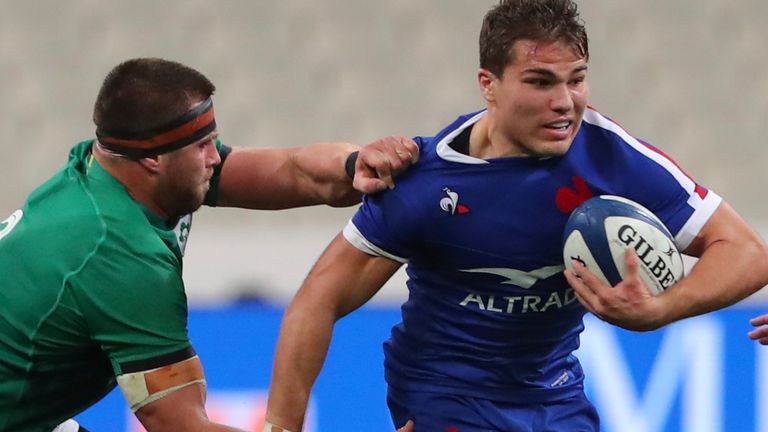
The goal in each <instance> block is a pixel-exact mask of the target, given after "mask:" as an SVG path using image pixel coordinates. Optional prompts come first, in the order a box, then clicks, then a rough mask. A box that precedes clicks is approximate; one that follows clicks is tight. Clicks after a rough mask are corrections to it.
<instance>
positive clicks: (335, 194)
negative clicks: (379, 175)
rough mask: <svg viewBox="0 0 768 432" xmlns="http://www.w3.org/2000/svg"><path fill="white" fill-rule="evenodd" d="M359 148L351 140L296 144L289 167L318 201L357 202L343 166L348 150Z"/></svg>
mask: <svg viewBox="0 0 768 432" xmlns="http://www.w3.org/2000/svg"><path fill="white" fill-rule="evenodd" d="M359 149H360V148H359V147H358V146H356V145H354V144H351V143H345V142H333V143H318V144H312V145H310V146H306V147H300V148H299V149H298V151H296V152H295V153H293V154H292V156H291V162H292V165H293V166H292V170H293V171H295V173H296V174H297V175H298V176H300V177H301V178H302V179H303V183H304V184H305V185H306V190H307V192H308V193H309V195H310V196H311V197H312V199H313V200H314V201H315V202H316V203H318V204H328V205H331V206H335V207H343V206H350V205H353V204H356V203H358V202H360V198H361V196H362V195H361V194H360V193H359V192H357V191H356V190H354V188H353V187H352V178H351V177H350V176H349V175H348V174H347V172H346V170H345V168H344V166H345V162H346V160H347V157H349V155H350V153H352V152H353V151H356V150H359Z"/></svg>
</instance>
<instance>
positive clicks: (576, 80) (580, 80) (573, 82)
mask: <svg viewBox="0 0 768 432" xmlns="http://www.w3.org/2000/svg"><path fill="white" fill-rule="evenodd" d="M586 79H587V78H586V77H583V76H582V77H578V78H574V79H572V80H571V81H570V82H569V84H571V85H579V84H581V83H583V82H584V81H585V80H586Z"/></svg>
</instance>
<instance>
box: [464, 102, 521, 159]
mask: <svg viewBox="0 0 768 432" xmlns="http://www.w3.org/2000/svg"><path fill="white" fill-rule="evenodd" d="M493 111H494V109H493V107H488V112H487V113H486V114H485V115H484V116H483V117H482V118H481V119H480V120H478V122H477V123H475V126H474V127H473V128H472V133H471V134H470V136H469V155H470V156H472V157H476V158H478V159H493V158H499V157H509V156H524V154H523V152H522V151H520V148H519V147H518V146H516V145H515V144H514V143H513V142H512V141H510V140H509V139H508V138H507V137H505V136H504V135H503V134H502V132H501V129H500V128H499V125H498V122H496V121H495V120H494V118H495V117H494V115H493V114H494V112H493Z"/></svg>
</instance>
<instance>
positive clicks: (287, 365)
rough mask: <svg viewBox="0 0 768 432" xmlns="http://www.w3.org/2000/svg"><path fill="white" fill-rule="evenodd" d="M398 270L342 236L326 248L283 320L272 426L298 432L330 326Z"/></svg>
mask: <svg viewBox="0 0 768 432" xmlns="http://www.w3.org/2000/svg"><path fill="white" fill-rule="evenodd" d="M400 265H401V264H400V263H398V262H395V261H392V260H389V259H387V258H381V257H374V256H371V255H367V254H365V253H363V252H361V251H359V250H358V249H356V248H355V247H353V246H351V245H350V244H349V243H347V241H346V240H345V239H344V238H343V237H342V236H341V235H338V236H337V237H336V238H335V239H334V240H333V241H332V242H331V244H330V245H329V246H328V248H327V249H326V251H325V252H324V253H323V255H322V256H321V257H320V259H319V260H318V262H317V263H316V264H315V266H314V268H313V269H312V270H311V271H310V273H309V275H308V276H307V279H306V281H305V282H304V284H303V285H302V287H301V289H300V290H299V292H298V293H297V294H296V297H295V298H294V299H293V301H291V304H290V305H289V306H288V309H287V310H286V312H285V315H284V317H283V322H282V325H281V328H280V337H279V340H278V344H277V351H276V354H275V360H274V365H273V369H272V383H271V386H270V390H269V404H268V407H267V419H268V420H269V421H270V422H271V423H273V424H275V425H277V426H281V427H283V428H286V429H288V430H291V431H294V432H297V431H299V430H301V425H302V424H303V422H304V412H305V410H306V408H307V402H308V400H309V394H310V391H311V389H312V385H313V384H314V382H315V379H316V378H317V375H318V374H319V373H320V369H321V368H322V365H323V362H324V361H325V356H326V353H327V351H328V345H329V343H330V341H331V334H332V333H333V326H334V323H335V322H336V321H337V320H338V319H340V318H341V317H343V316H345V315H346V314H348V313H350V312H352V311H353V310H355V309H357V308H358V307H360V306H361V305H363V304H364V303H365V302H367V301H368V300H369V299H370V298H371V297H372V296H373V295H374V294H375V293H376V292H377V291H378V290H379V289H380V288H381V287H382V285H384V283H385V282H386V281H387V280H388V279H389V278H390V277H391V276H392V274H394V272H395V271H396V270H397V269H398V268H399V267H400Z"/></svg>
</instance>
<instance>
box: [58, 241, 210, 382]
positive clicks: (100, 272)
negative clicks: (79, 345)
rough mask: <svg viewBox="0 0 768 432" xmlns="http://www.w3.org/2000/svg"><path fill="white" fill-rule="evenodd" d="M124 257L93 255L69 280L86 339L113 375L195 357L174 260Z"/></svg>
mask: <svg viewBox="0 0 768 432" xmlns="http://www.w3.org/2000/svg"><path fill="white" fill-rule="evenodd" d="M107 252H110V253H107ZM121 254H122V255H121ZM128 255H129V252H128V251H125V250H124V251H118V250H115V251H99V253H98V254H96V256H94V257H92V258H91V259H90V260H89V262H87V263H86V264H85V266H84V267H83V268H82V269H81V270H80V271H79V272H78V274H77V275H76V276H73V277H72V278H71V279H70V281H69V284H70V285H71V289H73V290H74V291H75V292H76V293H77V298H78V304H79V306H80V308H81V313H82V314H83V318H84V320H85V322H86V325H87V327H88V330H89V332H90V334H91V338H92V340H93V341H94V342H95V343H96V344H98V345H99V346H100V348H101V350H102V351H103V352H105V353H106V355H107V356H108V358H109V361H110V363H111V365H112V369H113V370H114V373H115V375H116V376H118V375H121V374H124V373H130V372H136V371H141V370H149V369H153V368H157V367H161V366H165V365H168V364H171V363H176V362H178V361H181V360H185V359H187V358H190V357H192V356H194V355H195V353H194V350H192V347H191V343H190V341H189V337H188V334H187V299H186V295H185V293H184V286H183V282H182V278H181V274H180V271H179V270H178V267H177V266H176V265H175V264H174V262H173V260H175V257H173V256H172V255H171V254H170V253H169V254H167V255H164V254H154V255H144V256H141V255H139V256H136V255H134V256H128Z"/></svg>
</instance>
